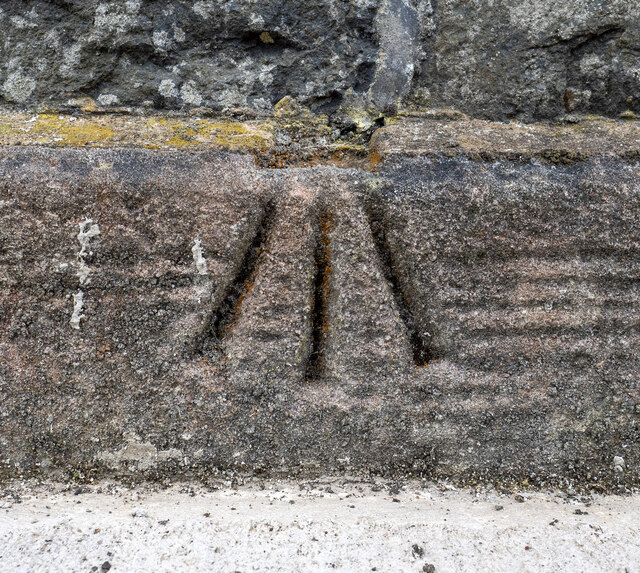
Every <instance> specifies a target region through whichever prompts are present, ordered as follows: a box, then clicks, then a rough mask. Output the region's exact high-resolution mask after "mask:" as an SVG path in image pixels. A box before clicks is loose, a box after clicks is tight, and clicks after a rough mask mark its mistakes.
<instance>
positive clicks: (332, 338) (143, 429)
mask: <svg viewBox="0 0 640 573" xmlns="http://www.w3.org/2000/svg"><path fill="white" fill-rule="evenodd" d="M639 175H640V167H638V165H637V163H629V162H625V161H622V160H619V159H616V158H615V157H601V158H594V159H591V160H589V161H582V162H577V163H574V164H570V165H553V164H546V165H543V164H540V163H539V162H538V161H537V160H535V159H534V160H533V161H530V162H519V163H511V162H509V161H506V160H504V159H501V160H500V161H490V162H473V161H469V160H468V159H467V158H465V157H463V156H457V157H446V156H445V155H444V154H441V155H440V156H436V155H435V154H433V153H431V154H429V155H427V156H424V155H423V156H419V155H418V156H414V157H403V156H401V155H398V154H392V155H389V156H388V157H387V158H386V161H384V162H383V163H382V164H381V166H380V169H379V170H378V171H375V172H371V171H361V170H356V169H338V168H334V167H314V168H306V169H302V168H300V169H286V170H271V171H265V170H258V169H256V168H255V167H254V164H253V161H252V160H250V159H249V158H248V157H245V156H242V155H234V154H225V153H222V152H215V151H206V152H197V153H193V152H192V153H186V152H182V153H180V152H166V153H164V152H163V153H160V152H151V151H145V150H48V149H36V148H4V149H3V150H2V151H1V152H0V403H1V404H2V407H1V409H0V415H1V416H2V420H1V424H0V453H1V455H0V460H1V463H2V466H1V468H2V469H1V471H2V475H3V476H14V475H28V474H30V473H36V474H39V475H52V473H53V475H58V476H60V475H74V474H75V475H85V476H100V475H104V474H105V473H112V472H115V473H116V474H118V475H134V476H145V477H149V478H158V477H164V476H207V475H211V472H212V471H214V470H233V471H238V470H239V471H245V472H249V473H267V474H272V475H273V474H276V473H277V472H279V471H284V472H287V473H288V474H296V473H298V472H302V473H312V472H334V471H337V472H359V473H360V472H373V473H386V474H391V475H396V476H399V475H406V474H413V475H425V476H429V477H439V478H443V477H454V478H455V479H460V480H462V481H469V480H474V479H477V478H483V479H503V480H504V479H510V478H514V479H521V480H524V479H526V480H527V481H528V482H529V483H537V484H543V483H546V484H551V483H559V482H561V481H563V480H575V481H576V483H580V484H583V485H587V484H601V485H602V487H604V488H609V487H611V486H612V485H614V484H616V483H621V484H630V483H636V484H637V483H638V481H639V480H640V474H639V473H638V471H639V468H640V465H639V464H640V455H639V454H640V452H639V449H638V443H639V438H640V426H639V424H640V400H639V394H638V392H639V387H638V380H639V376H638V375H639V373H640V364H639V363H638V356H639V354H638V351H639V346H640V333H639V320H640V307H639V302H638V301H639V300H640V297H639V296H638V295H639V293H638V285H639V284H640V283H639V277H640V274H639V273H640V266H639V262H638V261H639V258H638V251H639V249H640V233H639V232H638V228H637V221H638V217H639V215H640V185H639V183H638V181H640V178H639ZM89 219H90V220H91V222H90V223H89V222H88V220H89ZM81 224H82V225H83V226H82V228H83V229H84V230H85V233H86V232H87V230H89V229H94V227H93V226H94V225H97V226H98V230H99V234H98V233H97V232H95V229H94V231H93V232H92V233H90V234H91V237H88V236H87V235H81V237H80V238H79V237H78V235H79V232H80V230H81ZM80 239H82V241H84V242H87V243H88V246H87V247H86V248H85V249H84V251H83V252H82V254H80V253H81V251H82V241H81V240H80ZM196 241H199V243H197V244H198V245H199V248H200V249H201V256H202V257H203V258H204V261H205V262H204V263H203V261H202V260H201V259H200V258H199V257H198V256H196V251H198V249H196V250H195V251H194V249H193V247H194V246H195V245H196ZM198 252H199V251H198ZM196 263H198V264H196ZM205 263H206V264H205ZM80 267H82V270H83V274H82V276H83V277H85V278H84V279H83V280H82V284H81V278H80V276H79V274H78V273H79V270H81V269H80ZM85 267H88V270H89V273H88V275H86V268H85ZM79 292H82V293H83V297H82V300H83V304H82V307H81V309H80V310H79V315H80V316H81V318H80V322H79V325H78V326H79V328H77V329H76V328H74V327H73V326H74V325H73V324H71V323H70V322H71V318H72V314H73V311H74V295H77V294H78V293H79ZM139 451H140V452H142V454H144V455H142V454H141V455H140V459H139V460H138V459H136V452H139ZM614 456H619V457H621V458H623V459H624V467H622V466H620V464H618V465H617V466H615V464H614V462H613V459H614ZM614 466H615V467H614Z"/></svg>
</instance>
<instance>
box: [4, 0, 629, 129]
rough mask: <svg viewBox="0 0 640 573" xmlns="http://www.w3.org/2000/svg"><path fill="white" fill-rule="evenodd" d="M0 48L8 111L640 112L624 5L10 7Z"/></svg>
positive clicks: (130, 2)
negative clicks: (280, 104)
mask: <svg viewBox="0 0 640 573" xmlns="http://www.w3.org/2000/svg"><path fill="white" fill-rule="evenodd" d="M0 34H1V36H2V49H1V50H0V103H3V104H4V105H6V106H12V107H14V108H16V107H17V108H30V109H32V108H37V107H50V108H54V109H57V108H60V107H64V106H65V105H66V104H67V103H68V102H73V101H77V100H78V99H82V98H92V99H93V100H94V101H95V102H96V105H98V106H99V107H103V108H114V107H115V108H117V107H122V106H134V107H138V106H150V107H155V108H157V109H189V108H210V109H213V110H217V111H220V110H223V109H228V108H248V109H250V110H253V111H257V112H266V113H269V112H270V111H271V110H272V106H273V105H274V104H275V103H276V102H277V101H279V100H280V99H281V98H283V97H284V96H291V97H294V98H296V99H297V100H298V101H299V102H300V103H302V104H304V105H307V106H309V107H311V108H312V109H314V110H315V111H322V112H327V113H330V114H334V113H335V114H336V123H337V124H340V123H343V122H344V120H343V119H341V118H343V117H344V116H345V115H349V113H351V112H353V111H354V109H359V110H360V112H359V113H361V112H362V110H364V109H366V108H368V107H369V106H373V108H374V110H373V111H375V110H377V111H386V110H389V109H393V107H394V106H395V104H397V103H400V104H406V105H413V106H418V107H425V106H427V107H428V106H432V107H433V106H435V107H451V108H455V109H460V110H462V111H464V112H467V113H469V114H470V115H473V116H476V117H481V118H489V119H500V120H501V119H506V118H518V119H522V120H526V121H531V120H535V119H548V118H559V117H562V116H564V115H565V114H567V113H573V114H585V113H596V114H602V115H608V116H617V115H618V114H620V113H621V112H624V111H627V110H631V111H635V112H638V111H640V98H638V95H637V94H638V93H639V92H640V6H639V4H638V3H637V2H635V1H634V0H608V1H607V2H602V1H601V0H588V1H584V0H567V1H565V2H563V3H558V2H555V1H552V0H536V1H535V2H532V1H531V0H508V1H505V2H493V1H487V2H477V1H471V0H438V1H437V2H436V1H435V0H434V1H431V0H353V1H350V2H345V1H342V0H305V1H304V2H300V1H297V0H296V1H293V0H289V1H277V2H253V1H250V0H224V1H223V0H199V1H197V2H191V1H185V0H154V1H145V2H142V1H140V0H82V1H80V0H67V1H56V2H49V1H45V0H28V1H22V0H7V1H4V2H2V6H0ZM83 101H85V103H86V100H83ZM78 105H84V104H83V103H80V104H78ZM370 111H371V110H370Z"/></svg>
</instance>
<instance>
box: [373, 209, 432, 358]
mask: <svg viewBox="0 0 640 573" xmlns="http://www.w3.org/2000/svg"><path fill="white" fill-rule="evenodd" d="M367 217H368V221H369V228H370V229H371V236H372V237H373V243H374V245H375V248H376V252H377V254H378V259H379V261H380V268H381V270H382V274H383V275H384V277H385V279H386V280H387V282H388V283H389V285H390V286H391V292H392V293H393V297H394V299H395V301H396V305H397V308H398V313H399V314H400V318H401V319H402V322H403V323H404V325H405V327H406V329H407V335H408V337H409V343H410V345H411V352H412V354H413V361H414V363H415V365H416V366H425V365H426V364H428V363H429V362H430V361H432V360H434V359H435V358H437V356H436V355H435V352H434V350H433V349H432V348H431V346H430V344H429V340H427V339H426V338H425V337H422V336H421V335H420V334H419V332H418V328H417V325H416V319H415V314H414V312H413V311H412V309H411V306H410V302H409V300H408V297H407V296H406V294H405V293H404V290H403V288H402V283H401V281H400V279H399V278H398V273H397V271H396V268H395V263H394V258H393V254H392V252H391V248H390V247H389V242H388V240H387V229H386V228H385V225H384V223H383V221H382V218H381V217H380V216H378V215H377V213H374V212H373V211H369V212H368V213H367Z"/></svg>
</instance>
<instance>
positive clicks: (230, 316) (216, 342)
mask: <svg viewBox="0 0 640 573" xmlns="http://www.w3.org/2000/svg"><path fill="white" fill-rule="evenodd" d="M274 215H275V205H274V204H273V203H272V202H269V203H267V205H266V206H265V209H264V212H263V214H262V218H261V219H260V222H259V223H258V226H257V227H256V231H255V235H254V237H253V239H252V241H251V242H250V243H249V246H248V247H247V250H246V251H245V253H244V257H243V259H242V263H241V264H240V267H239V268H238V271H237V273H236V276H235V277H234V279H233V280H232V281H230V282H229V284H228V285H227V290H226V292H225V293H224V295H222V297H221V299H220V303H219V304H218V306H217V307H216V308H215V310H213V311H212V312H211V314H210V315H209V319H208V321H207V324H206V325H205V327H204V329H203V337H202V344H201V345H200V346H201V348H202V350H203V351H205V352H206V351H207V350H214V351H221V350H222V349H221V345H222V341H223V340H224V339H225V337H226V336H227V335H228V334H229V333H230V332H231V330H232V328H233V326H234V324H235V322H236V320H237V318H238V316H239V314H240V309H241V307H242V302H243V300H244V298H245V297H246V296H247V294H248V293H249V292H251V289H252V288H253V284H254V282H255V278H256V275H257V273H258V268H257V263H258V259H259V258H260V255H261V254H262V252H263V251H264V250H265V244H266V242H267V238H268V237H269V235H270V234H271V229H272V227H273V220H274Z"/></svg>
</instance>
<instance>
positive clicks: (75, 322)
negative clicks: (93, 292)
mask: <svg viewBox="0 0 640 573" xmlns="http://www.w3.org/2000/svg"><path fill="white" fill-rule="evenodd" d="M83 304H84V293H83V292H82V291H78V292H77V293H76V294H74V295H73V314H72V315H71V320H70V321H69V324H71V328H75V329H76V330H79V329H80V319H82V318H85V315H84V314H82V305H83Z"/></svg>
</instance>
